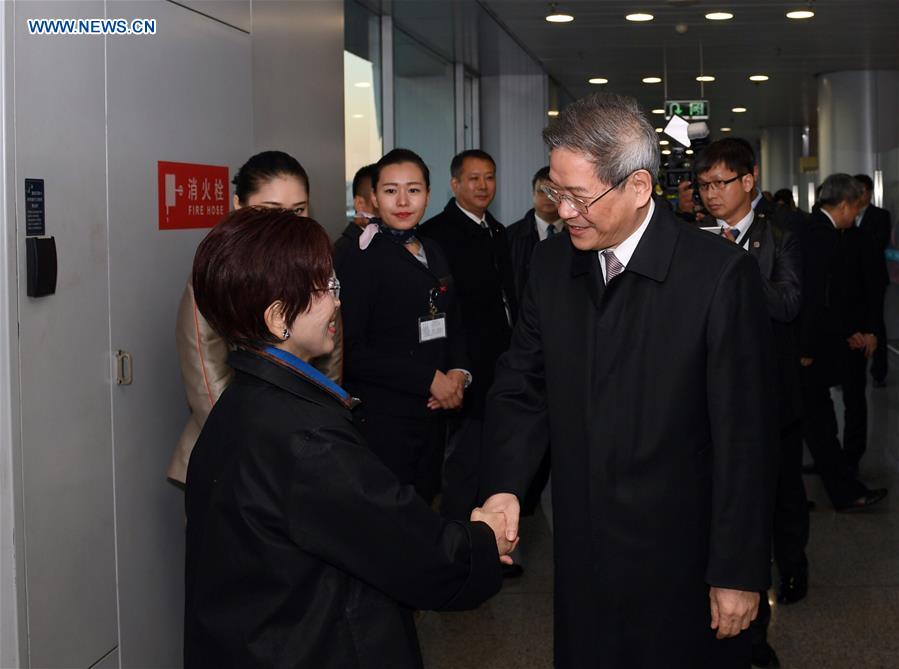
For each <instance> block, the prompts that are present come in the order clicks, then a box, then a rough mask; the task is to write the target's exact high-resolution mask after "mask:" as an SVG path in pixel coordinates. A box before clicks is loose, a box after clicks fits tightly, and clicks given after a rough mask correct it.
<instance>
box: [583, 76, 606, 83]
mask: <svg viewBox="0 0 899 669" xmlns="http://www.w3.org/2000/svg"><path fill="white" fill-rule="evenodd" d="M587 83H588V84H607V83H609V80H608V79H606V78H605V77H593V78H592V79H588V80H587Z"/></svg>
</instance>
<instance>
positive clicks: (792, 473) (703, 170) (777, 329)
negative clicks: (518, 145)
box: [693, 138, 809, 667]
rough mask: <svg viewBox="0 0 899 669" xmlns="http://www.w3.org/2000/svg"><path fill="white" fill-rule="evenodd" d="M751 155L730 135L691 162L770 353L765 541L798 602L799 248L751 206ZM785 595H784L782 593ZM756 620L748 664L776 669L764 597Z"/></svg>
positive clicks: (805, 525) (803, 576) (801, 569)
mask: <svg viewBox="0 0 899 669" xmlns="http://www.w3.org/2000/svg"><path fill="white" fill-rule="evenodd" d="M754 167H755V155H754V154H753V153H752V151H751V150H750V149H749V148H748V147H747V145H746V144H745V143H743V142H740V141H738V140H737V138H727V139H722V140H718V141H716V142H712V143H711V144H710V145H709V146H707V147H706V148H705V149H704V150H703V151H702V153H700V154H699V156H698V157H697V159H696V160H695V162H694V164H693V168H694V170H695V171H696V175H697V183H698V188H699V193H700V196H701V197H702V202H703V204H704V205H705V208H706V209H707V210H708V211H709V212H710V213H711V215H712V216H714V217H715V219H716V220H717V222H718V225H720V226H721V235H722V236H723V237H725V238H726V239H729V240H730V241H732V242H734V243H735V244H737V245H738V246H740V247H741V248H744V249H746V251H747V252H748V253H749V254H750V255H752V256H753V257H754V258H755V259H756V260H757V261H758V264H759V269H760V270H761V276H762V285H763V287H764V289H765V299H766V302H767V305H768V314H769V316H770V317H771V327H772V329H773V331H774V335H775V337H774V343H775V351H776V354H777V386H776V397H777V417H778V422H779V426H780V439H779V448H778V455H779V458H778V472H777V487H776V491H775V513H774V532H773V544H774V555H775V559H776V561H777V568H778V571H779V572H780V574H781V583H782V587H781V590H782V591H784V594H785V595H786V596H788V597H789V599H787V600H785V601H798V599H801V598H802V597H803V596H804V595H805V593H804V591H800V590H804V588H805V584H806V583H807V570H808V561H807V559H806V555H805V547H806V544H807V543H808V529H809V517H808V502H807V500H806V496H805V487H804V485H803V482H802V414H801V403H800V392H799V352H798V349H797V347H796V339H795V335H794V331H793V322H794V320H795V319H796V316H798V314H799V308H800V306H801V305H802V251H801V249H800V247H799V239H798V237H797V236H796V235H794V234H793V233H792V232H791V231H790V230H789V229H788V228H787V227H786V226H784V225H783V224H781V223H778V222H775V221H774V220H773V219H771V218H769V217H768V216H767V215H765V214H763V213H759V212H758V210H756V211H753V209H752V193H753V189H754V188H755V179H754V177H753V168H754ZM787 591H789V592H787ZM759 594H760V597H759V615H758V617H757V618H756V619H755V620H754V621H753V622H752V625H751V628H750V629H751V631H752V664H753V666H756V667H779V666H780V663H779V661H778V659H777V655H776V653H775V652H774V650H773V649H772V648H771V646H770V645H768V641H767V631H768V624H769V622H770V620H771V608H770V606H769V605H768V593H767V592H761V593H759Z"/></svg>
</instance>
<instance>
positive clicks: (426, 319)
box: [418, 286, 446, 343]
mask: <svg viewBox="0 0 899 669" xmlns="http://www.w3.org/2000/svg"><path fill="white" fill-rule="evenodd" d="M445 292H446V286H440V287H439V288H432V289H431V291H430V292H429V293H428V315H427V316H422V317H421V318H419V319H418V341H419V343H424V342H426V341H433V340H435V339H446V314H444V313H440V312H438V311H437V297H438V295H440V294H441V293H445Z"/></svg>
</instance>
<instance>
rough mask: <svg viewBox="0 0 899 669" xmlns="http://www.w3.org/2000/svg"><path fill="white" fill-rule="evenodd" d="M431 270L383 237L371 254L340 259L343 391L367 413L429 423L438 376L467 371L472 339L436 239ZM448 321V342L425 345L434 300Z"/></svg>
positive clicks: (350, 253)
mask: <svg viewBox="0 0 899 669" xmlns="http://www.w3.org/2000/svg"><path fill="white" fill-rule="evenodd" d="M420 241H421V243H422V245H423V246H424V250H425V255H426V257H427V260H428V265H427V267H426V266H425V265H423V264H422V263H421V262H420V261H419V260H418V259H417V258H415V256H413V255H412V254H411V253H409V251H407V250H406V249H405V248H403V246H402V245H400V244H397V243H396V242H394V241H392V240H390V239H389V238H388V237H387V236H386V235H384V234H380V233H379V234H376V235H375V236H374V238H373V239H372V240H371V244H369V246H368V248H367V249H365V250H362V249H360V248H359V244H358V242H357V243H354V244H347V245H346V246H344V247H343V248H341V249H339V250H338V251H337V252H336V253H335V270H336V272H337V278H338V279H340V302H341V311H342V313H343V329H344V335H343V336H344V356H345V362H344V385H345V386H346V388H347V390H348V391H349V392H350V393H352V394H353V395H354V396H355V397H358V398H359V399H361V400H362V403H363V406H364V407H365V408H366V410H367V411H368V410H372V411H385V412H386V413H388V414H389V415H394V416H396V415H399V416H419V417H420V416H427V415H429V414H432V413H433V412H432V411H431V410H430V409H428V407H427V403H428V397H429V396H430V394H431V383H432V382H433V381H434V373H435V372H436V371H437V370H440V371H441V372H447V371H449V370H450V369H468V366H469V365H468V355H467V353H466V347H465V332H464V330H463V325H462V317H461V312H460V310H459V305H458V303H457V301H456V295H455V287H454V285H453V279H452V277H451V276H450V271H449V265H448V264H447V262H446V259H445V258H444V257H443V254H442V253H441V252H440V248H439V247H438V246H437V244H436V243H434V242H433V241H431V240H430V239H422V240H420ZM431 299H433V302H434V306H435V308H436V309H437V312H438V313H440V314H444V315H445V317H446V328H447V337H445V338H443V339H433V340H431V341H426V342H420V341H419V319H420V318H429V317H430V300H431Z"/></svg>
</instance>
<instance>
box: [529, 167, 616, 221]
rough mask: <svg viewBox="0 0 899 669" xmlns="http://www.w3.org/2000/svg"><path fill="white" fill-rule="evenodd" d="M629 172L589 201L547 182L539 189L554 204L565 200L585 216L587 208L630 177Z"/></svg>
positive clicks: (559, 203)
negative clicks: (563, 191) (562, 190)
mask: <svg viewBox="0 0 899 669" xmlns="http://www.w3.org/2000/svg"><path fill="white" fill-rule="evenodd" d="M631 174H633V172H631ZM631 174H628V175H627V176H626V177H624V178H623V179H621V180H620V181H619V182H618V183H616V184H613V185H611V186H609V188H608V189H606V191H605V192H603V193H602V194H601V195H597V196H596V197H595V198H593V199H592V200H590V201H589V202H587V201H585V200H582V199H580V198H579V197H575V196H574V195H569V194H568V193H562V192H560V191H557V190H556V189H555V188H553V187H552V186H549V185H547V184H543V185H542V186H540V190H542V191H543V194H544V195H546V197H548V198H549V199H550V200H551V201H552V202H554V203H555V204H558V205H561V204H562V203H563V202H567V203H568V206H569V207H571V208H572V209H574V210H575V211H576V212H577V213H579V214H581V215H582V216H586V215H587V210H588V209H590V207H592V206H593V205H594V204H596V203H597V202H599V201H600V200H601V199H603V198H604V197H605V196H606V195H608V194H609V193H611V192H612V191H613V190H615V189H616V188H618V186H620V185H621V184H623V183H624V182H625V181H627V179H628V177H630V175H631Z"/></svg>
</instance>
